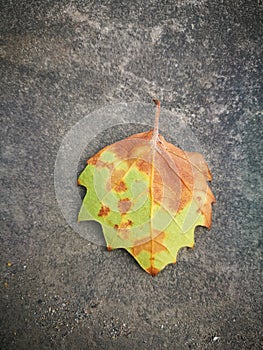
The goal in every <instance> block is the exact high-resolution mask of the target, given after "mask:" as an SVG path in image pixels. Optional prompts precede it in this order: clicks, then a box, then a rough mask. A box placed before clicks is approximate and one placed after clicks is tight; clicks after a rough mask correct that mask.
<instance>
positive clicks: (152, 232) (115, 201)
mask: <svg viewBox="0 0 263 350" xmlns="http://www.w3.org/2000/svg"><path fill="white" fill-rule="evenodd" d="M155 103H156V106H157V110H156V116H155V127H154V130H151V131H148V132H143V133H139V134H135V135H132V136H130V137H128V138H126V139H124V140H121V141H119V142H116V143H114V144H112V145H109V146H107V147H105V148H103V149H102V150H100V151H99V152H98V153H97V154H95V155H94V156H93V157H91V158H90V159H89V160H88V161H87V164H88V165H87V166H86V168H85V170H84V171H83V172H82V173H81V175H80V176H79V179H78V184H79V185H81V186H85V187H86V189H87V193H86V195H85V197H84V200H83V203H82V206H81V209H80V212H79V216H78V220H79V221H84V220H95V221H98V222H99V223H100V224H101V225H102V230H103V233H104V237H105V240H106V243H107V247H108V250H112V249H117V248H124V249H126V250H127V251H128V252H129V253H130V254H131V255H132V256H133V257H134V258H135V259H136V260H137V262H138V263H139V264H140V265H141V267H142V268H143V269H144V270H145V271H147V272H148V273H150V274H151V275H153V276H154V275H156V274H157V273H158V272H159V271H161V270H162V269H163V268H164V267H165V266H166V265H167V264H170V263H175V262H176V256H177V253H178V251H179V250H180V249H181V248H182V247H193V246H194V230H195V227H196V226H198V225H201V226H206V227H207V228H210V226H211V220H212V219H211V217H212V205H211V204H212V203H213V202H215V198H214V196H213V193H212V192H211V190H210V188H209V187H208V185H207V181H211V179H212V176H211V173H210V170H209V168H208V166H207V164H206V163H205V161H204V159H203V156H202V155H201V154H199V153H193V152H185V151H183V150H181V149H180V148H177V147H175V146H174V145H172V144H170V143H168V142H166V141H165V139H164V138H163V137H162V136H161V135H159V133H158V122H159V115H160V102H159V101H158V100H155Z"/></svg>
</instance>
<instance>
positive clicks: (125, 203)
mask: <svg viewBox="0 0 263 350" xmlns="http://www.w3.org/2000/svg"><path fill="white" fill-rule="evenodd" d="M130 207H131V201H130V200H129V198H124V199H120V200H119V203H118V208H119V210H120V212H121V214H126V213H127V212H128V211H129V210H130Z"/></svg>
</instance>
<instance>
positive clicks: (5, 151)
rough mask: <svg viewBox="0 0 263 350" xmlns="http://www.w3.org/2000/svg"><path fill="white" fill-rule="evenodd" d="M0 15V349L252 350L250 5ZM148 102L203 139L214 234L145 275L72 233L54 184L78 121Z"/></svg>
mask: <svg viewBox="0 0 263 350" xmlns="http://www.w3.org/2000/svg"><path fill="white" fill-rule="evenodd" d="M1 12H2V16H1V17H2V20H1V24H0V25H1V57H2V58H1V87H2V89H1V95H2V99H1V103H2V109H1V112H2V122H1V134H2V136H1V149H2V153H1V154H2V155H1V158H2V159H1V186H2V187H1V238H0V239H1V240H0V245H1V255H0V256H1V258H0V273H1V283H0V293H1V294H0V295H1V297H0V309H1V313H0V320H1V321H0V344H1V345H0V348H1V349H179V350H181V349H231V350H233V349H238V350H241V349H260V348H262V342H261V341H262V334H261V330H262V313H261V311H262V279H261V277H262V274H261V273H262V270H261V268H262V265H260V264H262V256H261V253H262V231H261V215H262V204H261V203H262V202H261V196H262V182H261V177H260V167H261V166H262V163H261V156H262V143H261V139H262V90H261V88H262V18H263V16H262V2H261V1H256V0H253V1H250V0H237V1H230V0H229V1H218V0H200V1H195V0H178V1H148V2H145V4H142V3H141V2H140V1H132V2H130V1H128V0H127V1H114V0H108V1H106V0H105V1H83V0H79V1H73V0H72V1H66V0H64V1H55V0H48V1H30V0H28V1H26V0H21V1H11V0H9V1H3V2H2V4H1ZM153 94H155V95H156V96H158V97H159V98H160V99H161V101H162V105H163V107H164V108H165V109H167V110H170V111H172V112H174V113H181V114H182V115H184V121H185V123H186V124H187V125H188V126H189V127H190V128H191V129H192V131H193V132H194V134H195V135H196V137H197V138H198V140H199V141H200V143H201V144H202V148H203V150H204V156H205V158H206V160H207V162H208V163H209V165H210V167H211V170H212V172H213V175H214V178H213V183H212V185H211V187H212V189H213V192H214V193H215V196H216V198H217V204H216V205H215V206H214V210H213V227H212V229H211V230H210V231H209V232H208V231H207V230H206V229H204V228H198V229H197V230H196V248H195V249H194V250H187V249H185V250H182V251H181V252H180V254H179V255H180V256H179V259H178V263H177V264H176V265H174V266H172V265H171V266H168V267H167V268H166V269H165V270H164V271H163V272H161V273H160V274H159V275H158V276H157V277H155V278H152V277H151V276H149V275H147V274H146V273H145V272H144V271H143V270H142V269H140V268H139V266H138V265H137V264H136V262H135V261H134V260H133V259H132V258H131V257H130V256H129V255H128V254H127V253H126V252H125V251H122V250H118V251H113V252H107V251H106V250H105V248H103V247H99V246H97V245H95V244H92V243H90V242H88V241H87V240H85V239H83V238H81V237H80V236H79V235H78V234H77V233H75V232H74V231H73V230H72V229H71V228H70V227H69V226H68V224H67V222H66V221H65V219H64V218H63V216H62V214H61V211H60V209H59V208H58V205H57V202H56V198H55V191H54V185H53V174H54V164H55V159H56V154H57V152H58V149H59V146H60V143H61V141H62V139H63V137H64V135H65V134H66V133H67V131H68V130H70V128H71V127H72V126H73V125H74V124H75V123H76V122H78V121H79V120H81V119H82V118H83V117H84V116H85V115H87V114H88V113H90V112H92V111H94V110H96V109H98V108H101V107H103V106H105V105H107V104H111V105H112V104H115V103H118V102H129V101H137V102H145V103H149V102H150V101H151V96H152V95H153ZM171 123H173V121H172V120H171ZM163 128H164V129H165V131H167V133H168V134H169V125H166V126H163ZM126 131H127V130H126V128H124V127H121V126H119V127H118V128H117V127H116V128H115V129H114V128H113V129H111V130H110V131H109V133H108V134H106V135H105V138H104V137H103V138H102V137H94V142H93V145H94V147H93V148H92V147H91V150H90V152H91V153H92V152H93V151H95V150H96V147H99V148H100V146H102V145H103V144H104V143H107V142H108V141H111V139H112V138H114V137H116V138H122V137H123V136H125V132H126ZM136 131H137V128H136V125H135V126H133V127H132V125H131V127H130V128H129V132H130V133H133V132H136ZM100 136H101V135H100ZM261 169H262V168H261ZM8 262H10V263H11V264H9V265H11V266H8V264H7V263H8Z"/></svg>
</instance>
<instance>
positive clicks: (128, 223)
mask: <svg viewBox="0 0 263 350" xmlns="http://www.w3.org/2000/svg"><path fill="white" fill-rule="evenodd" d="M132 224H133V222H132V221H131V220H128V221H122V222H121V223H120V225H119V229H120V230H121V229H125V228H129V227H131V226H132Z"/></svg>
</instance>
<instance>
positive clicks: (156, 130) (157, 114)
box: [152, 98, 161, 147]
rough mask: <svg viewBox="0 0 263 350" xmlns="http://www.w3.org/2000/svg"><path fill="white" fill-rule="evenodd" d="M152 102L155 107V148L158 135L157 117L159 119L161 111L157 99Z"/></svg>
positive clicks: (153, 138)
mask: <svg viewBox="0 0 263 350" xmlns="http://www.w3.org/2000/svg"><path fill="white" fill-rule="evenodd" d="M153 102H154V103H155V105H156V113H155V120H154V130H153V136H152V140H153V146H154V147H155V145H156V142H157V138H158V133H159V117H160V110H161V103H160V101H159V100H158V99H157V98H154V99H153Z"/></svg>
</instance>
